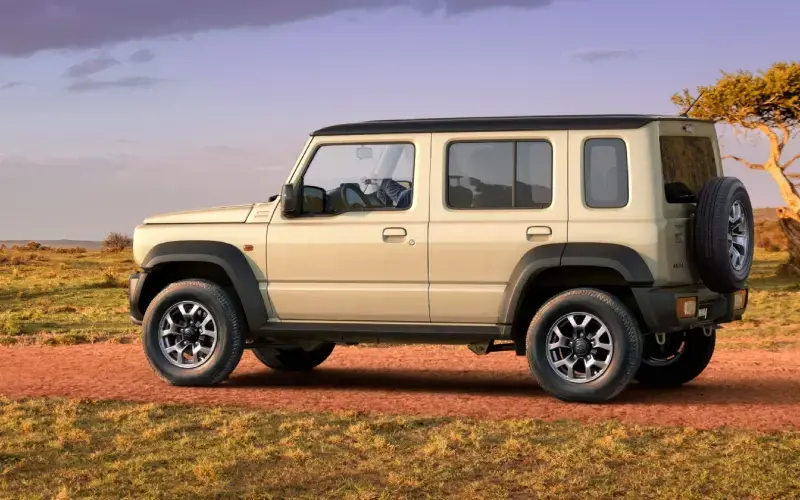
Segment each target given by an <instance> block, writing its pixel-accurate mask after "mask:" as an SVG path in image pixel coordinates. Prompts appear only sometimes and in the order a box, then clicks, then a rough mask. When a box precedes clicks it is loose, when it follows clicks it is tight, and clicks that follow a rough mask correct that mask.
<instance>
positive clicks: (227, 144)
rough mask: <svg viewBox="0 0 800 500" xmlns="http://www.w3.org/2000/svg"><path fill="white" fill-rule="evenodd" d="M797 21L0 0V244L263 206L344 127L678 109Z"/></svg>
mask: <svg viewBox="0 0 800 500" xmlns="http://www.w3.org/2000/svg"><path fill="white" fill-rule="evenodd" d="M767 10H769V11H770V12H771V13H772V14H776V15H774V16H773V15H771V16H770V17H769V21H768V26H769V29H768V32H769V35H768V36H756V35H755V34H757V33H760V32H762V31H763V29H764V28H763V27H764V25H763V23H761V24H759V23H760V22H759V21H756V20H757V19H763V18H764V16H765V15H766V14H765V13H764V12H765V11H767ZM797 19H800V2H797V1H796V0H764V1H761V2H752V1H744V0H699V1H698V0H692V1H687V0H673V1H670V2H664V1H654V0H648V1H644V0H292V1H288V0H280V1H278V0H275V1H273V0H263V1H260V2H259V1H256V0H217V1H215V0H204V1H197V0H169V1H164V0H58V1H56V0H0V239H58V238H70V239H94V240H97V239H102V238H103V237H104V236H105V235H106V234H107V233H108V232H110V231H120V232H125V233H129V234H130V233H132V231H133V228H134V227H135V226H136V225H137V224H139V223H140V222H141V221H142V219H144V218H145V217H147V216H149V215H152V214H156V213H162V212H167V211H174V210H184V209H192V208H199V207H207V206H215V205H227V204H240V203H249V202H257V201H264V200H266V199H267V198H268V197H269V196H271V195H272V194H274V193H276V192H278V190H279V188H280V185H281V184H282V183H283V181H284V180H285V178H286V175H287V174H288V172H289V171H290V169H291V168H292V166H293V164H294V162H295V161H296V159H297V156H298V154H299V153H300V150H301V148H302V146H303V144H304V143H305V141H306V140H307V139H308V135H309V133H310V132H312V131H313V130H315V129H317V128H320V127H323V126H326V125H331V124H335V123H341V122H350V121H357V120H369V119H385V118H414V117H432V116H470V115H481V116H485V115H520V114H527V115H540V114H593V113H657V114H675V113H677V112H678V110H677V109H676V108H675V106H674V105H673V104H672V103H671V102H670V96H671V95H672V94H673V93H674V92H677V91H680V90H681V89H683V88H686V87H688V88H690V89H694V88H695V87H696V86H697V85H706V84H712V83H713V82H714V81H716V79H717V78H719V77H720V75H721V73H720V72H721V71H722V70H725V71H737V70H739V69H748V70H752V71H757V70H759V69H766V68H767V67H769V66H770V65H771V64H772V63H773V62H775V61H779V60H796V59H800V45H798V44H797V42H796V39H795V36H796V35H795V33H796V20H797ZM720 141H721V144H722V147H723V153H725V154H737V155H740V156H745V157H747V158H748V159H750V160H752V161H763V160H761V158H763V157H764V155H765V154H766V151H767V149H766V146H765V144H764V143H763V141H758V140H757V139H756V138H740V137H736V136H734V135H733V134H732V133H730V132H725V133H724V134H723V135H722V136H721V137H720ZM798 151H800V139H796V140H795V141H794V142H793V143H792V144H790V146H789V148H788V150H787V151H786V152H785V155H786V156H787V157H790V156H791V155H793V154H795V153H796V152H798ZM724 167H725V172H726V174H728V175H735V176H738V177H740V178H741V179H742V180H743V181H744V182H745V183H746V185H747V187H748V189H749V191H750V195H751V198H752V200H753V203H754V205H755V206H779V205H782V204H783V202H782V200H781V198H780V196H779V194H778V191H777V188H776V187H775V184H774V182H773V181H772V180H771V178H770V177H769V175H768V174H766V173H764V172H756V171H750V170H747V169H746V168H744V167H740V166H738V165H737V164H734V163H732V162H726V163H725V165H724Z"/></svg>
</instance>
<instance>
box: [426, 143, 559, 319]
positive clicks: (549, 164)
mask: <svg viewBox="0 0 800 500" xmlns="http://www.w3.org/2000/svg"><path fill="white" fill-rule="evenodd" d="M431 151H432V155H431V193H432V198H431V216H430V245H431V250H430V307H431V321H433V322H440V323H476V324H495V323H497V322H498V320H499V310H500V305H501V302H502V300H503V294H504V292H505V290H506V288H507V287H508V286H510V284H509V280H510V278H511V276H512V274H513V272H514V269H515V267H516V266H517V264H518V263H519V262H520V260H521V259H522V258H523V256H525V254H526V253H527V252H529V251H530V250H532V249H533V248H535V247H537V246H540V245H546V244H550V243H565V242H566V241H567V219H568V217H567V215H568V203H567V201H568V200H567V177H568V176H567V132H566V131H552V132H538V131H524V132H517V133H509V132H503V133H495V132H491V133H488V132H487V133H452V134H435V135H434V136H433V138H432V142H431Z"/></svg>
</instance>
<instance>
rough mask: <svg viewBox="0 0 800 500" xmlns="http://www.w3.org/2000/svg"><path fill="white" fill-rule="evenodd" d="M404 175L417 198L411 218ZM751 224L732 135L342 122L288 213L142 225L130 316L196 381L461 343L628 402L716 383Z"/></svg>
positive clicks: (287, 201)
mask: <svg viewBox="0 0 800 500" xmlns="http://www.w3.org/2000/svg"><path fill="white" fill-rule="evenodd" d="M372 179H377V180H372ZM383 179H393V180H394V181H396V182H395V183H393V185H394V187H395V188H396V190H397V188H398V186H399V187H400V189H402V188H408V187H411V188H412V189H411V191H410V192H408V193H406V196H407V197H406V198H405V199H404V200H401V203H400V205H396V204H395V203H394V202H393V201H392V199H393V198H392V197H391V190H390V189H388V186H387V185H386V184H385V183H382V180H383ZM395 199H396V197H395ZM406 201H408V203H406ZM737 214H738V215H737ZM737 221H738V222H737ZM752 228H753V222H752V208H751V206H750V201H749V197H748V195H747V192H746V190H745V189H744V186H742V185H741V183H740V182H739V181H738V180H737V179H735V178H730V177H723V173H722V167H721V160H720V154H719V147H718V143H717V135H716V130H715V128H714V125H713V123H711V122H706V121H699V120H694V119H688V118H685V117H662V116H643V115H600V116H543V117H522V116H521V117H498V118H491V117H489V118H442V119H419V120H390V121H372V122H363V123H354V124H343V125H335V126H331V127H327V128H323V129H320V130H317V131H315V132H314V133H312V134H311V137H310V138H309V140H308V141H307V143H306V145H305V148H304V149H303V151H302V152H301V154H300V156H299V158H298V160H297V163H296V165H295V167H294V168H293V169H292V171H291V172H290V174H289V177H288V179H287V182H286V185H285V186H284V187H283V189H282V192H281V194H280V195H276V196H274V197H272V198H271V199H270V200H269V201H267V202H262V203H253V204H247V205H241V206H232V207H215V208H209V209H200V210H191V211H186V212H178V213H171V214H164V215H159V216H154V217H150V218H148V219H146V220H145V221H144V223H143V224H142V225H140V226H138V227H137V228H136V230H135V232H134V237H133V242H134V243H133V244H134V258H135V261H136V263H137V264H138V265H139V266H140V267H141V268H142V272H140V273H137V274H135V275H133V276H131V278H130V292H129V293H130V311H131V317H132V319H133V320H134V321H135V322H137V323H144V325H143V335H144V341H145V351H146V354H147V356H148V359H149V360H150V363H151V365H152V366H153V368H154V369H155V370H156V371H157V372H158V373H159V375H161V376H162V377H164V378H165V379H167V380H168V381H170V382H171V383H175V384H211V383H217V382H219V381H221V380H223V379H225V378H226V377H227V376H228V374H229V373H230V371H231V370H232V369H233V367H235V366H236V364H237V363H238V360H239V357H240V356H241V349H244V348H253V349H254V351H255V353H256V355H257V356H258V357H259V359H261V360H262V361H263V362H264V363H265V364H267V365H268V366H271V367H273V368H276V369H294V370H302V369H311V368H313V367H314V366H316V365H318V364H319V363H321V362H322V361H323V360H324V359H325V358H327V356H328V355H329V354H330V352H331V350H332V349H333V346H334V345H335V344H353V343H362V342H369V343H373V342H380V343H383V342H390V343H432V344H437V343H439V344H444V343H447V344H454V343H455V344H466V345H469V346H470V348H471V349H473V351H474V352H476V353H478V354H484V353H488V352H492V351H497V350H513V351H515V352H516V353H517V354H518V355H527V356H528V360H529V362H530V367H531V370H532V371H533V374H534V375H535V376H536V378H537V380H538V381H539V383H540V385H542V386H543V387H544V388H545V389H546V390H547V391H549V392H550V393H551V394H553V395H555V396H556V397H559V398H561V399H564V400H573V401H600V400H608V399H611V398H613V397H614V396H615V395H616V394H618V393H619V392H620V391H621V390H622V389H623V388H624V387H625V386H626V385H627V384H628V383H629V382H630V381H631V380H633V379H638V380H639V381H640V382H645V383H649V384H651V385H678V384H682V383H684V382H687V381H689V380H691V379H693V378H694V377H696V376H697V375H699V373H700V372H701V371H702V370H703V369H704V368H705V366H706V364H707V363H708V360H709V359H710V357H711V353H712V352H713V346H714V339H715V335H716V334H715V330H716V327H717V325H720V324H723V323H727V322H731V321H735V320H737V319H740V318H741V315H742V313H743V312H744V310H745V307H746V302H747V288H746V278H747V275H748V273H749V270H750V265H751V263H752V247H753V244H752V241H753V236H752ZM732 249H733V250H732ZM737 256H738V257H737ZM181 304H183V305H181ZM194 306H198V308H195V307H194ZM176 308H177V309H176ZM170 311H171V312H170ZM190 313H192V314H195V313H196V314H199V315H200V316H199V317H197V316H192V314H190ZM170 314H173V316H171V318H172V319H169V317H170ZM175 314H176V315H175ZM206 317H210V318H211V319H207V320H205V323H204V324H203V325H207V326H203V325H201V326H200V327H199V329H198V325H200V324H201V323H203V318H206ZM165 318H166V319H165ZM182 319H183V320H186V321H184V322H183V323H181V320H182ZM192 319H194V320H195V321H194V322H192ZM179 323H180V324H179ZM212 323H213V328H214V329H215V331H214V332H210V331H204V330H203V328H211V326H208V325H212ZM193 325H194V326H193ZM559 325H561V326H559ZM192 328H194V330H192ZM565 330H569V331H565ZM209 332H210V333H209ZM167 337H170V338H169V339H167ZM172 337H174V338H172ZM211 337H213V339H211ZM601 337H604V338H601ZM204 338H205V340H203V339H204ZM212 344H213V345H212ZM692 346H694V347H692ZM581 377H582V378H581Z"/></svg>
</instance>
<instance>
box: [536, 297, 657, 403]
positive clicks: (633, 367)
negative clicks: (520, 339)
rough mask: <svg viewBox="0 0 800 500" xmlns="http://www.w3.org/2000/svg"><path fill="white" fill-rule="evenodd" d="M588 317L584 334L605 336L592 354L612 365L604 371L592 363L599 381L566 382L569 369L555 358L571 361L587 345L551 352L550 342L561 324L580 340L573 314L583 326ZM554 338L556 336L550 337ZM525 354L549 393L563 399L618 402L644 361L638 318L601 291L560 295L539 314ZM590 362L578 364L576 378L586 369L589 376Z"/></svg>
mask: <svg viewBox="0 0 800 500" xmlns="http://www.w3.org/2000/svg"><path fill="white" fill-rule="evenodd" d="M587 313H588V314H589V315H591V316H592V317H593V319H592V318H591V317H590V320H589V323H588V324H587V325H586V328H585V335H587V337H591V336H592V334H597V333H599V334H600V335H597V336H596V337H597V338H595V339H594V340H595V341H599V342H598V343H596V344H595V350H594V351H590V353H591V356H592V357H593V358H594V357H596V358H597V359H598V360H601V361H602V360H606V361H608V360H609V358H610V362H608V363H607V367H606V368H605V369H604V371H602V372H601V370H600V369H599V367H597V366H594V362H593V361H589V364H590V365H592V366H593V367H590V368H589V372H590V375H591V376H592V377H595V378H593V379H591V380H588V381H586V380H585V379H584V381H579V380H567V379H565V378H564V376H562V374H560V370H561V371H563V370H562V368H564V366H559V367H556V366H555V365H554V364H552V363H551V361H550V359H554V358H555V357H556V355H560V356H561V357H562V358H566V355H568V354H569V353H572V354H576V353H578V354H582V353H583V352H584V351H585V348H586V347H587V346H586V344H585V343H581V341H580V340H576V341H575V344H574V345H573V346H572V347H569V348H567V347H559V348H556V349H555V350H554V351H551V350H550V349H549V348H548V344H549V343H550V341H551V340H555V339H556V338H557V337H555V336H554V335H555V334H554V333H551V330H552V329H554V328H555V327H557V326H558V327H559V331H560V332H561V334H562V336H568V337H570V340H571V337H572V335H571V334H572V333H575V334H576V337H577V338H578V339H579V338H580V333H581V331H580V330H579V329H573V327H572V326H571V323H570V320H569V316H570V315H576V316H575V317H574V318H573V319H574V320H575V322H576V323H578V322H579V321H580V323H583V322H584V320H586V318H587V316H586V314H587ZM598 322H599V324H598ZM600 325H604V326H605V330H606V331H605V332H601V330H602V328H601V327H600ZM551 336H554V337H553V338H552V339H550V338H549V337H551ZM609 339H610V342H609ZM584 340H585V338H584ZM564 342H566V341H564ZM602 344H606V345H607V344H610V345H611V351H610V356H609V350H608V349H607V348H603V347H600V346H601V345H602ZM562 345H563V344H562ZM590 348H591V347H590ZM595 351H597V352H595ZM526 352H527V354H526V356H527V358H528V366H529V367H530V370H531V372H532V373H533V375H534V376H535V377H536V379H537V381H538V382H539V385H540V386H541V387H542V389H544V390H545V391H546V392H547V393H549V394H550V395H552V396H555V397H556V398H558V399H560V400H562V401H571V402H584V403H601V402H606V401H610V400H612V399H613V398H615V397H616V396H617V395H618V394H619V393H620V392H622V391H623V390H624V389H625V388H626V387H627V386H628V384H630V382H631V381H632V380H633V377H634V375H635V374H636V371H637V370H638V369H639V364H640V362H641V359H642V334H641V332H640V329H639V326H638V324H637V322H636V320H635V319H634V317H633V315H632V314H631V312H630V311H629V309H628V308H627V307H626V306H625V305H624V304H623V303H622V302H621V301H620V300H619V299H617V298H616V297H614V296H612V295H609V294H608V293H606V292H603V291H600V290H595V289H590V288H578V289H573V290H568V291H566V292H563V293H560V294H558V295H556V296H555V297H553V298H552V299H550V300H549V301H547V303H545V304H544V305H543V306H542V307H541V308H540V309H539V310H538V311H537V313H536V315H535V316H534V317H533V319H532V320H531V323H530V326H529V327H528V333H527V336H526ZM601 358H602V359H601ZM566 359H574V358H566ZM587 359H589V358H587V357H584V358H582V359H580V360H576V361H573V370H574V371H573V375H577V373H576V372H579V371H581V370H582V371H583V372H584V374H585V372H586V365H587ZM564 375H568V374H564ZM590 378H591V377H590Z"/></svg>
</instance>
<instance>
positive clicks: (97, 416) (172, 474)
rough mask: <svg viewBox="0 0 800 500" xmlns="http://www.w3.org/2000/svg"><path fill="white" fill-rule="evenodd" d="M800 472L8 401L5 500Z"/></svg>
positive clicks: (755, 440) (287, 419) (771, 442)
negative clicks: (577, 472)
mask: <svg viewBox="0 0 800 500" xmlns="http://www.w3.org/2000/svg"><path fill="white" fill-rule="evenodd" d="M223 428H224V430H222V429H223ZM155 429H158V430H157V431H156V430H155ZM143 436H148V437H146V438H143ZM155 436H158V437H157V438H156V437H155ZM244 436H248V440H247V442H243V441H242V439H243V437H244ZM376 443H381V444H380V445H375V444H376ZM575 470H580V474H576V473H575V472H574V471H575ZM798 470H800V432H798V431H796V430H795V431H785V432H775V433H758V432H747V431H733V430H725V429H718V430H697V429H683V428H653V427H640V426H635V425H622V424H618V423H610V422H608V423H598V424H579V423H576V422H556V423H546V422H541V421H534V420H507V421H475V420H466V419H465V420H459V419H452V418H423V417H389V416H377V415H358V414H344V413H317V414H313V415H308V414H295V413H274V412H260V411H252V410H245V409H237V408H205V407H202V406H195V407H185V406H172V405H136V404H130V403H119V402H93V401H69V400H66V401H65V400H52V399H35V400H27V401H12V400H7V399H1V398H0V498H58V497H59V496H61V497H62V498H69V497H74V498H161V497H163V496H164V495H165V494H167V492H168V495H169V496H170V497H187V498H194V497H203V498H306V499H327V498H336V499H340V498H470V499H473V498H474V499H482V498H487V499H488V498H584V497H585V492H586V491H591V492H592V496H593V497H596V498H653V497H659V498H698V499H701V498H720V499H722V498H794V497H796V496H797V494H798V491H800V479H798V476H797V471H798ZM45 471H46V472H45ZM44 474H46V477H47V480H42V478H43V477H44Z"/></svg>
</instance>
